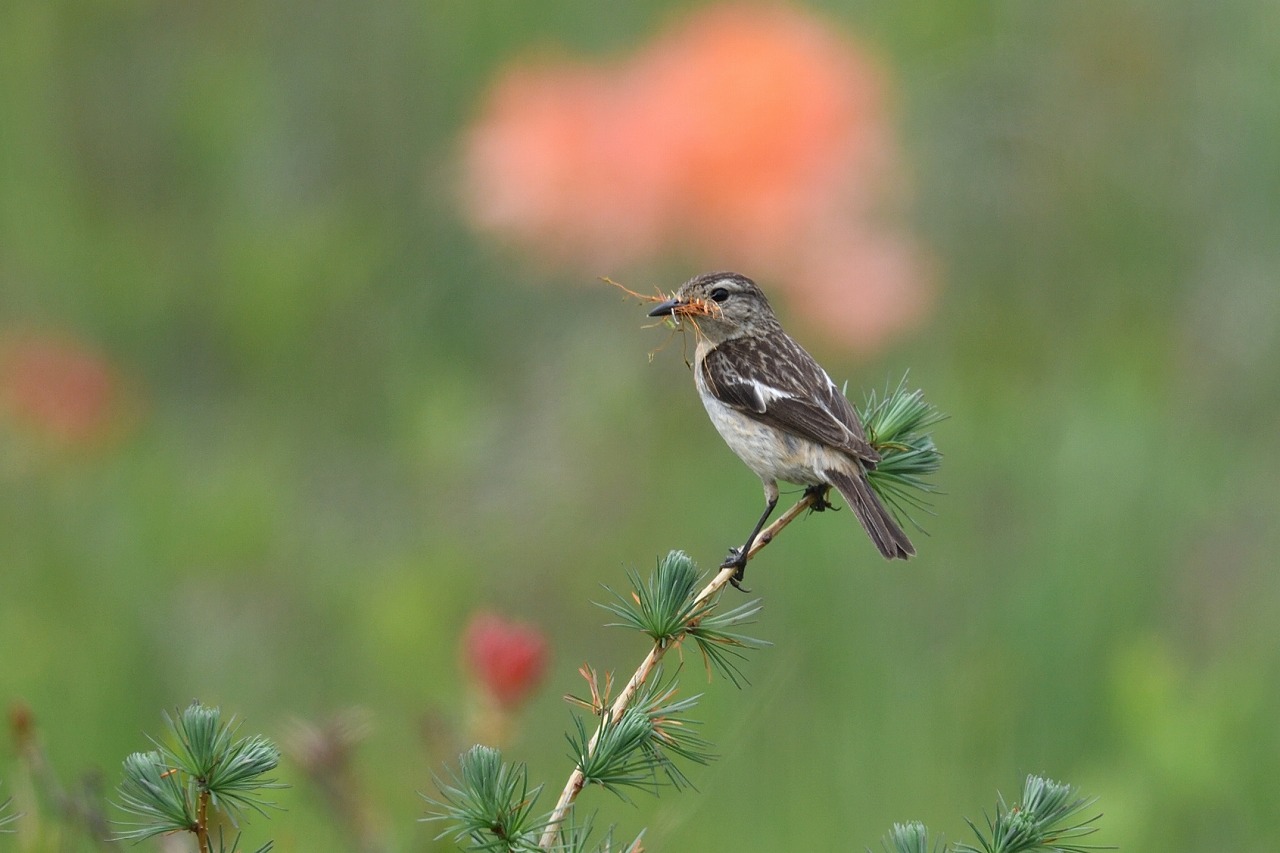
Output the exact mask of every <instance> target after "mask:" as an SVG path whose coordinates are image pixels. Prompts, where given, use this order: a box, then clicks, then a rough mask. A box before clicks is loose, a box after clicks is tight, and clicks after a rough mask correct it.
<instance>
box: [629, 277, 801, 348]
mask: <svg viewBox="0 0 1280 853" xmlns="http://www.w3.org/2000/svg"><path fill="white" fill-rule="evenodd" d="M649 316H650V317H674V318H676V319H677V320H679V319H681V318H684V317H688V318H690V320H691V321H692V324H693V326H694V328H696V329H697V331H698V334H699V335H701V336H702V337H704V338H706V339H707V341H708V342H709V343H711V344H713V345H715V344H720V343H723V342H724V341H728V340H732V339H733V338H739V337H744V336H747V335H760V334H765V333H767V332H770V331H773V330H775V329H777V328H778V319H777V317H775V316H774V313H773V309H772V308H771V307H769V300H768V299H765V296H764V293H763V292H761V290H760V288H759V287H757V286H756V283H755V282H754V281H752V280H751V279H749V278H747V277H746V276H745V275H739V274H738V273H735V272H711V273H703V274H702V275H700V276H696V277H695V278H691V279H689V280H688V281H686V282H685V283H684V284H682V285H680V289H679V290H677V291H676V293H675V296H673V297H672V298H671V299H668V300H667V301H665V302H663V303H661V304H659V305H656V306H654V308H653V310H652V311H650V312H649Z"/></svg>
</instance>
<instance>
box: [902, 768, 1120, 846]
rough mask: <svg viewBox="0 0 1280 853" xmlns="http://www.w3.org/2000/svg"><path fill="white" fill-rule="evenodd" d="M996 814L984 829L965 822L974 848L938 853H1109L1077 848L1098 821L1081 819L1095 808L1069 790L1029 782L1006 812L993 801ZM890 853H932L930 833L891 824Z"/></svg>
mask: <svg viewBox="0 0 1280 853" xmlns="http://www.w3.org/2000/svg"><path fill="white" fill-rule="evenodd" d="M997 800H998V802H997V804H996V814H995V817H994V818H991V817H988V818H987V820H986V824H987V825H986V828H985V829H984V828H982V827H979V826H978V825H977V824H975V823H974V822H973V821H971V820H966V821H965V822H966V823H968V824H969V828H970V829H972V830H973V834H974V835H975V836H976V839H977V840H976V843H975V844H969V843H966V842H956V843H955V844H952V845H942V844H939V845H937V846H936V847H935V848H934V850H935V851H940V853H1088V851H1091V850H1103V849H1107V848H1104V847H1100V846H1096V845H1088V844H1081V843H1079V839H1081V838H1084V837H1085V836H1088V835H1092V834H1093V833H1094V832H1096V831H1097V827H1096V826H1095V825H1094V824H1095V822H1096V821H1097V820H1098V818H1099V817H1100V815H1093V816H1091V817H1083V818H1082V817H1081V813H1082V812H1083V811H1084V810H1085V809H1087V808H1089V807H1090V806H1091V805H1093V804H1094V802H1096V800H1094V799H1090V798H1087V797H1081V796H1080V795H1079V792H1078V791H1077V790H1076V789H1075V788H1074V787H1073V786H1071V785H1064V784H1062V783H1060V782H1054V781H1051V780H1049V779H1045V778H1044V777H1042V776H1034V775H1033V776H1028V777H1027V781H1026V783H1025V784H1024V785H1023V787H1022V799H1021V800H1020V801H1019V802H1018V803H1016V804H1014V805H1012V806H1010V805H1009V804H1008V803H1006V802H1005V799H1004V797H1003V796H1000V795H997ZM883 844H884V848H885V850H886V851H890V853H931V851H930V846H929V831H928V830H927V829H925V827H924V824H922V823H918V822H912V823H907V824H894V826H893V829H892V830H890V832H889V835H888V837H887V838H886V839H885V840H884V842H883Z"/></svg>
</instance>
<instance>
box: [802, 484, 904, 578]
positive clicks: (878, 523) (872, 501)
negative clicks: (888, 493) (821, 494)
mask: <svg viewBox="0 0 1280 853" xmlns="http://www.w3.org/2000/svg"><path fill="white" fill-rule="evenodd" d="M822 473H823V475H824V476H825V477H826V478H827V482H829V483H831V485H833V486H835V487H836V489H838V490H839V492H840V494H842V495H844V499H845V502H846V503H848V504H849V506H850V508H852V509H853V513H854V515H856V516H858V521H860V522H862V528H863V529H864V530H866V531H867V535H868V536H870V537H871V541H872V542H874V543H875V544H876V547H877V548H879V549H880V553H881V554H883V555H884V557H885V559H887V560H905V559H907V558H908V557H911V556H914V555H915V553H916V549H915V548H914V547H912V545H911V540H910V539H908V538H907V534H906V533H904V532H903V530H902V526H901V525H899V524H898V521H897V519H895V518H894V517H893V515H892V514H891V513H890V512H889V510H888V509H887V508H886V507H885V505H884V504H883V503H882V502H881V501H880V497H879V496H878V495H877V494H876V493H875V492H874V491H872V489H871V484H870V483H868V482H867V476H866V474H858V475H852V474H847V473H845V472H844V471H824V472H822Z"/></svg>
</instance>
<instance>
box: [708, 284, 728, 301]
mask: <svg viewBox="0 0 1280 853" xmlns="http://www.w3.org/2000/svg"><path fill="white" fill-rule="evenodd" d="M728 298H729V291H727V290H725V289H724V288H723V287H717V288H716V289H715V290H713V291H711V301H713V302H724V301H725V300H726V299H728Z"/></svg>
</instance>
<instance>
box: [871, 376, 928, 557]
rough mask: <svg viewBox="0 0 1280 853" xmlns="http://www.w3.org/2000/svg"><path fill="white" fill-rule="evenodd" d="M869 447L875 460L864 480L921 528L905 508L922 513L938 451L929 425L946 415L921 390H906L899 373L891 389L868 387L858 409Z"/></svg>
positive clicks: (895, 512)
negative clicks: (878, 390) (877, 454)
mask: <svg viewBox="0 0 1280 853" xmlns="http://www.w3.org/2000/svg"><path fill="white" fill-rule="evenodd" d="M858 415H859V417H861V418H862V424H863V426H864V427H865V428H866V431H867V439H868V440H869V441H870V442H871V446H872V447H874V448H875V449H876V450H878V451H879V452H880V464H879V465H877V466H876V467H875V468H874V469H873V470H871V471H868V472H867V481H868V482H869V483H870V484H871V488H873V489H875V491H876V494H878V495H879V496H880V497H881V499H883V500H884V501H885V503H887V504H888V505H889V506H890V507H892V508H893V511H894V514H895V515H897V516H898V517H899V518H905V519H907V520H908V521H910V522H911V524H912V525H914V526H915V527H916V528H917V529H919V530H921V531H922V532H923V528H921V527H920V525H919V524H918V523H916V520H915V519H914V518H913V517H912V516H911V510H919V511H921V512H928V513H930V514H932V513H931V512H930V510H929V501H928V495H930V494H933V493H935V492H936V491H937V486H935V485H934V484H933V483H931V482H930V481H929V480H928V478H929V477H931V476H932V475H933V474H935V473H937V471H938V468H939V467H940V466H941V464H942V454H941V453H940V452H939V451H938V447H937V445H936V444H934V442H933V435H932V434H931V433H930V432H929V430H930V429H931V428H932V427H934V426H935V425H936V424H938V423H939V422H940V421H942V420H945V419H946V415H944V414H942V413H941V412H939V411H938V410H937V409H936V408H934V406H933V405H931V404H929V403H926V402H925V400H924V392H923V391H920V390H915V391H910V390H908V388H907V377H906V376H903V377H902V380H901V381H900V382H899V383H898V386H897V387H896V388H894V389H892V390H890V389H889V388H887V387H886V388H885V390H884V393H883V394H877V393H876V392H875V391H872V392H871V393H869V394H868V395H867V398H866V400H865V401H864V402H863V404H862V407H861V409H860V410H859V412H858Z"/></svg>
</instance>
